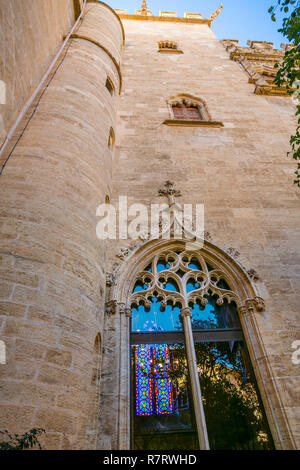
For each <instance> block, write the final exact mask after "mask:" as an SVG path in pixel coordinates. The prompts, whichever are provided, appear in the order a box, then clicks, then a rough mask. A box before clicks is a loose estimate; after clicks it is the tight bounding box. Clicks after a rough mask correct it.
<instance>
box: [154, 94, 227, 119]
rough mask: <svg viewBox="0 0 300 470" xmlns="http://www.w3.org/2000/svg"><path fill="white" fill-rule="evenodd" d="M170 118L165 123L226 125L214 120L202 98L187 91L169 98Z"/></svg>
mask: <svg viewBox="0 0 300 470" xmlns="http://www.w3.org/2000/svg"><path fill="white" fill-rule="evenodd" d="M167 105H168V109H169V116H170V119H166V120H165V121H164V122H163V124H167V125H169V126H200V127H203V126H205V127H224V124H223V123H222V122H221V121H214V120H213V119H212V118H211V115H210V113H209V112H208V108H207V105H206V103H205V101H204V100H203V99H202V98H197V97H194V96H192V95H189V94H187V93H184V94H179V95H177V96H175V97H171V98H169V100H168V101H167Z"/></svg>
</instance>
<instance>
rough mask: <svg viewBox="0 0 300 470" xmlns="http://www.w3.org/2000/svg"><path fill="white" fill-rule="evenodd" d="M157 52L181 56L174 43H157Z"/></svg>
mask: <svg viewBox="0 0 300 470" xmlns="http://www.w3.org/2000/svg"><path fill="white" fill-rule="evenodd" d="M158 52H168V53H177V54H182V51H181V50H180V49H179V48H178V44H177V42H175V41H159V43H158Z"/></svg>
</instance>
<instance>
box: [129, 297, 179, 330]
mask: <svg viewBox="0 0 300 470" xmlns="http://www.w3.org/2000/svg"><path fill="white" fill-rule="evenodd" d="M179 316H180V308H179V307H173V306H172V305H167V306H166V308H165V309H164V311H161V302H160V301H158V300H157V299H156V298H155V297H154V298H153V299H152V302H151V307H150V310H149V311H148V312H146V309H145V307H144V306H143V305H139V306H138V307H137V308H132V331H137V332H139V331H174V330H175V331H180V330H182V323H181V322H180V320H179Z"/></svg>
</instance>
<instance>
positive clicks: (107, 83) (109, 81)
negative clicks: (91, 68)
mask: <svg viewBox="0 0 300 470" xmlns="http://www.w3.org/2000/svg"><path fill="white" fill-rule="evenodd" d="M105 86H106V88H107V89H108V91H109V93H110V94H111V95H113V94H114V91H115V90H114V86H113V83H112V81H111V80H110V79H109V78H107V79H106V84H105Z"/></svg>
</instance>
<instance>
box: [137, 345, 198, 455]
mask: <svg viewBox="0 0 300 470" xmlns="http://www.w3.org/2000/svg"><path fill="white" fill-rule="evenodd" d="M131 357H132V360H131V364H132V374H131V376H132V394H131V396H132V402H131V417H132V426H131V431H132V448H133V449H141V450H181V449H182V450H189V449H191V450H195V449H198V448H199V447H198V437H197V432H196V427H195V420H194V411H193V402H192V397H191V391H190V385H189V379H188V368H187V360H186V353H185V348H184V346H183V345H182V344H172V345H171V344H169V345H168V344H151V345H143V344H140V345H137V346H132V356H131Z"/></svg>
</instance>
